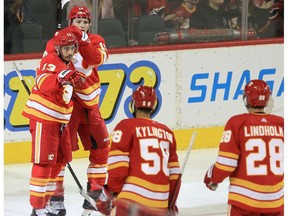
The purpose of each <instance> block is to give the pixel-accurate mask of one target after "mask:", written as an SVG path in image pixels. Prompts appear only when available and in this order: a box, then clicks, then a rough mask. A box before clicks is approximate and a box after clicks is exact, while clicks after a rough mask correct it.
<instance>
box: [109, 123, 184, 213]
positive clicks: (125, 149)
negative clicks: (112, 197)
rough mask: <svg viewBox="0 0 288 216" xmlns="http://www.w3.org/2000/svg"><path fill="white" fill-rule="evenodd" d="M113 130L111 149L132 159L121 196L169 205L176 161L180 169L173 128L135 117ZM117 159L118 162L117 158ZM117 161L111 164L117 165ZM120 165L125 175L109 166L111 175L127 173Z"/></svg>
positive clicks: (163, 205) (162, 205)
mask: <svg viewBox="0 0 288 216" xmlns="http://www.w3.org/2000/svg"><path fill="white" fill-rule="evenodd" d="M113 133H114V134H113V141H112V145H111V151H110V152H112V154H113V155H114V157H117V155H116V154H117V152H121V153H120V154H122V158H123V154H125V155H126V154H127V155H128V156H127V160H128V158H129V165H128V166H129V169H127V178H125V182H123V188H122V191H121V192H120V194H119V195H118V198H120V199H121V198H124V199H128V200H131V201H136V202H138V203H141V204H144V205H146V206H150V207H155V208H167V206H168V198H169V177H170V175H171V174H170V173H171V172H170V170H169V169H172V168H174V167H172V166H173V165H172V164H176V166H178V168H179V163H178V157H177V154H176V142H175V137H174V135H173V133H172V131H171V130H170V129H169V128H168V127H166V126H165V125H163V124H160V123H158V122H156V121H153V120H151V119H147V118H135V119H126V120H122V121H121V122H120V123H119V124H118V125H117V126H116V127H115V130H114V132H113ZM116 137H118V138H116ZM119 156H120V155H119ZM114 159H115V161H116V158H114ZM109 160H110V159H109ZM109 160H108V163H109ZM119 160H121V157H119ZM119 160H117V162H119ZM110 161H111V160H110ZM116 164H117V163H115V164H114V165H113V164H111V163H110V165H112V166H114V167H115V166H117V165H116ZM118 168H119V172H121V173H122V174H120V173H119V172H118V171H117V169H114V170H111V169H109V168H108V169H109V178H111V177H112V178H113V176H117V175H124V176H125V173H124V172H125V169H123V167H122V168H120V167H118ZM117 173H118V174H117ZM108 184H109V182H108Z"/></svg>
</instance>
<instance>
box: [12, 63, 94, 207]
mask: <svg viewBox="0 0 288 216" xmlns="http://www.w3.org/2000/svg"><path fill="white" fill-rule="evenodd" d="M13 65H14V67H15V70H16V73H17V75H18V77H19V78H20V80H21V82H22V84H23V86H24V88H25V89H26V91H27V93H28V94H29V95H30V94H31V91H30V89H29V88H28V86H27V83H26V82H25V80H24V79H23V77H22V74H21V72H20V70H19V69H18V67H17V65H16V63H15V62H13ZM62 129H63V128H62V127H61V131H62ZM60 151H61V153H62V154H63V152H62V149H61V147H60ZM66 165H67V167H68V169H69V171H70V173H71V175H72V177H73V179H74V180H75V182H76V184H77V186H78V188H79V192H80V194H81V195H82V197H84V199H86V200H87V201H88V202H89V203H90V204H91V205H92V206H93V207H94V208H95V210H97V207H96V201H95V200H94V199H93V198H92V197H91V196H90V195H89V193H88V192H87V191H86V190H85V189H84V188H83V187H82V185H81V184H80V182H79V180H78V178H77V176H76V174H75V172H74V170H73V169H72V167H71V165H70V163H69V162H67V163H66Z"/></svg>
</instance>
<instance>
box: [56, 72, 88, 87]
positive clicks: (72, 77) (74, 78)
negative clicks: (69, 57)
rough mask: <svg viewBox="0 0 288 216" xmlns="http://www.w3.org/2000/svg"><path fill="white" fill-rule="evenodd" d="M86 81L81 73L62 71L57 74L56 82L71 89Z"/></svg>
mask: <svg viewBox="0 0 288 216" xmlns="http://www.w3.org/2000/svg"><path fill="white" fill-rule="evenodd" d="M85 80H86V76H85V75H84V74H83V73H80V72H78V71H73V70H69V69H68V70H63V71H61V72H60V73H59V74H58V81H59V82H60V83H61V84H70V85H72V86H73V87H79V86H81V85H82V84H83V83H84V82H85Z"/></svg>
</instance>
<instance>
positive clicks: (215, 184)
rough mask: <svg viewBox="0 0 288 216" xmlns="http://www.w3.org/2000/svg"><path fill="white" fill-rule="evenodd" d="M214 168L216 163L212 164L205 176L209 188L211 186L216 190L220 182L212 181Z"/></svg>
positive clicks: (211, 188)
mask: <svg viewBox="0 0 288 216" xmlns="http://www.w3.org/2000/svg"><path fill="white" fill-rule="evenodd" d="M213 168H214V165H212V166H210V167H209V169H208V170H207V172H206V175H205V177H204V183H205V184H206V187H207V188H209V189H210V190H212V191H215V190H216V189H217V187H218V184H217V183H213V182H212V181H211V178H212V173H213Z"/></svg>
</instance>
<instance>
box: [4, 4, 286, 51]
mask: <svg viewBox="0 0 288 216" xmlns="http://www.w3.org/2000/svg"><path fill="white" fill-rule="evenodd" d="M36 1H37V0H4V6H5V7H4V42H5V45H4V48H5V50H4V53H5V54H9V53H13V52H11V49H12V47H13V38H15V35H13V34H14V33H15V29H16V28H17V27H18V26H19V25H21V24H23V23H26V24H29V23H36V24H40V25H41V23H40V21H38V20H37V18H36V17H34V13H33V10H35V9H33V7H34V6H33V4H36V5H37V2H36ZM42 1H43V2H44V1H47V2H50V3H51V4H52V5H53V6H52V7H53V8H54V10H55V13H53V14H52V13H51V17H50V19H51V20H53V21H55V22H54V23H55V24H53V25H50V26H49V27H50V28H54V30H53V31H56V30H57V24H58V26H59V22H61V23H65V21H66V22H67V20H66V19H65V17H63V15H62V18H61V13H62V14H68V13H69V10H70V9H71V8H72V7H73V6H75V5H78V6H86V7H88V8H89V9H90V10H91V12H92V14H93V13H95V12H96V16H95V17H97V18H98V19H97V21H100V20H103V19H110V20H111V19H114V20H115V19H117V20H119V21H120V23H121V25H122V26H121V28H122V29H123V32H124V34H125V39H126V41H127V46H130V45H138V42H137V35H139V34H138V33H139V28H138V20H139V19H140V17H145V16H156V17H158V18H159V17H160V18H161V22H162V21H163V26H162V27H161V28H160V29H159V32H163V31H168V32H169V31H173V30H174V31H178V30H191V29H197V30H209V29H230V30H239V31H241V22H242V21H243V18H242V14H243V8H242V1H243V0H98V1H96V2H98V5H96V8H97V10H93V4H92V3H93V1H92V0H70V1H67V2H65V3H64V4H65V5H64V4H63V3H62V4H63V5H62V12H60V10H59V5H58V6H57V1H55V0H54V1H53V0H42ZM248 2H249V4H248V8H247V10H248V11H246V13H245V14H247V23H248V26H247V28H248V29H253V31H255V38H257V39H261V38H273V37H283V36H284V0H250V1H248ZM35 7H36V6H35ZM57 8H58V9H57ZM36 10H37V9H36ZM67 12H68V13H67ZM150 22H151V20H150ZM152 22H153V21H152ZM150 24H151V23H150ZM66 25H68V23H66ZM18 28H19V27H18ZM46 28H47V26H43V24H42V37H43V38H44V39H47V40H48V39H49V37H50V38H51V37H52V35H48V36H46V35H44V34H45V32H43V29H46ZM107 28H108V27H107ZM145 28H147V27H145ZM98 30H99V33H100V32H101V29H98ZM108 30H109V29H108ZM156 30H157V29H156ZM147 31H149V30H147ZM108 33H109V31H108ZM111 34H113V31H112V30H111ZM153 34H155V30H154V32H153ZM17 37H19V33H18V32H17ZM103 37H104V39H105V35H103ZM22 38H23V40H25V39H27V35H26V34H25V32H23V34H22ZM28 39H31V38H28ZM131 39H132V40H134V42H135V43H130V42H129V40H131ZM20 40H21V38H20ZM108 44H109V43H108ZM150 44H155V41H153V40H152V41H151V42H149V43H147V44H144V45H150ZM139 45H141V43H139ZM18 46H19V45H18ZM121 46H123V45H121ZM111 47H113V46H112V45H111ZM114 47H117V45H116V46H114ZM12 50H13V49H12ZM16 52H17V49H16ZM24 52H25V51H24ZM14 53H15V51H14Z"/></svg>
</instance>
